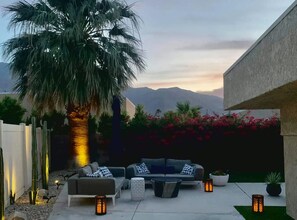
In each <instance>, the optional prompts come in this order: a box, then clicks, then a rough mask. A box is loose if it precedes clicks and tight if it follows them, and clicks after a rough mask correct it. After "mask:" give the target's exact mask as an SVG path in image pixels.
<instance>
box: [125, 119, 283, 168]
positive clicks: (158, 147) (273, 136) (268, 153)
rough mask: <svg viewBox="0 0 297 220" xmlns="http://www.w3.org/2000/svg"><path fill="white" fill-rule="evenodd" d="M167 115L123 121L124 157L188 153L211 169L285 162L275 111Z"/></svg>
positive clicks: (275, 165)
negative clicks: (267, 114) (269, 114)
mask: <svg viewBox="0 0 297 220" xmlns="http://www.w3.org/2000/svg"><path fill="white" fill-rule="evenodd" d="M168 115H169V116H168ZM168 115H167V116H166V117H165V116H163V117H154V116H151V115H147V117H146V119H145V121H142V122H141V125H139V124H135V123H127V124H126V126H125V127H122V142H123V146H124V149H125V152H126V154H125V155H124V159H123V161H124V162H125V163H127V164H129V163H131V162H136V161H139V159H140V158H141V157H155V158H157V157H165V158H188V159H191V160H192V161H193V162H197V163H200V164H202V165H203V166H205V167H207V168H209V169H216V168H218V167H220V168H224V169H234V170H235V169H239V170H255V169H259V170H260V169H261V170H275V169H282V168H283V167H282V166H283V147H282V137H281V136H280V121H279V118H278V117H276V116H273V117H271V118H267V119H256V118H254V117H251V116H239V115H238V114H231V115H224V116H219V115H204V116H198V117H196V118H185V117H183V118H181V117H179V116H177V115H174V114H171V115H170V114H168ZM263 161H265V162H263ZM259 164H261V167H260V166H259ZM259 167H260V168H259Z"/></svg>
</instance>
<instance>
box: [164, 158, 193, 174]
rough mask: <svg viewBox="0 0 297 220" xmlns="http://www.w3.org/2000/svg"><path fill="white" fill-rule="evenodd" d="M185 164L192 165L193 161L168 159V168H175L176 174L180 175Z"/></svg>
mask: <svg viewBox="0 0 297 220" xmlns="http://www.w3.org/2000/svg"><path fill="white" fill-rule="evenodd" d="M185 164H191V160H176V159H167V160H166V166H174V169H175V173H180V172H181V171H182V169H183V167H184V165H185Z"/></svg>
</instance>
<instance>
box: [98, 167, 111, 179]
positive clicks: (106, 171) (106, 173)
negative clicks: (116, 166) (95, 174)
mask: <svg viewBox="0 0 297 220" xmlns="http://www.w3.org/2000/svg"><path fill="white" fill-rule="evenodd" d="M99 170H100V171H101V173H102V174H103V176H104V177H113V175H112V173H111V172H110V171H109V169H108V168H107V167H99Z"/></svg>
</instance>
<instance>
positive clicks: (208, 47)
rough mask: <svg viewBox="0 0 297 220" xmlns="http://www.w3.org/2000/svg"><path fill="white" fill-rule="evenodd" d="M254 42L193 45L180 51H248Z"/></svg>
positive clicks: (221, 42)
mask: <svg viewBox="0 0 297 220" xmlns="http://www.w3.org/2000/svg"><path fill="white" fill-rule="evenodd" d="M253 43H254V40H232V41H218V42H209V43H205V44H192V45H187V46H184V47H181V48H178V50H188V51H196V50H242V49H248V48H249V47H250V46H251V45H252V44H253Z"/></svg>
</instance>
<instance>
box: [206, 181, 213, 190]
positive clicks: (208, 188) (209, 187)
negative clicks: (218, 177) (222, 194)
mask: <svg viewBox="0 0 297 220" xmlns="http://www.w3.org/2000/svg"><path fill="white" fill-rule="evenodd" d="M204 191H205V192H212V191H213V182H212V179H207V180H205V182H204Z"/></svg>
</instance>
